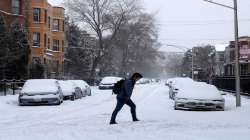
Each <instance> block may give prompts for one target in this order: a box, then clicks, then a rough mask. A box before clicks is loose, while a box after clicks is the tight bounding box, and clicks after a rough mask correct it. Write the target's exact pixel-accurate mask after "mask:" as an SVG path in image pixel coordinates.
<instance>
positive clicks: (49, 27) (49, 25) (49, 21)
mask: <svg viewBox="0 0 250 140" xmlns="http://www.w3.org/2000/svg"><path fill="white" fill-rule="evenodd" d="M48 28H50V17H48Z"/></svg>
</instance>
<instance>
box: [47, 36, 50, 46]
mask: <svg viewBox="0 0 250 140" xmlns="http://www.w3.org/2000/svg"><path fill="white" fill-rule="evenodd" d="M47 48H48V49H50V39H49V38H48V47H47Z"/></svg>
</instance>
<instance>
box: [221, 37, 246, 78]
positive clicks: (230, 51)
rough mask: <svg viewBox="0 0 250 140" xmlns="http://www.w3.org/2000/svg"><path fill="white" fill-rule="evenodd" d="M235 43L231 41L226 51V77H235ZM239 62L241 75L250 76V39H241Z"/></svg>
mask: <svg viewBox="0 0 250 140" xmlns="http://www.w3.org/2000/svg"><path fill="white" fill-rule="evenodd" d="M234 43H235V42H234V41H230V44H229V46H228V47H226V50H225V64H224V66H225V75H226V76H230V75H234V67H235V60H234V59H235V52H234ZM239 62H240V74H241V75H250V37H247V36H245V37H240V38H239Z"/></svg>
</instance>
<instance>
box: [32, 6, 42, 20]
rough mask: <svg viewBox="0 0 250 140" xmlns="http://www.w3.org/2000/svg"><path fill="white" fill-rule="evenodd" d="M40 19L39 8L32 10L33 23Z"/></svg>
mask: <svg viewBox="0 0 250 140" xmlns="http://www.w3.org/2000/svg"><path fill="white" fill-rule="evenodd" d="M40 17H41V9H40V8H34V9H33V21H35V22H40V21H41V20H40Z"/></svg>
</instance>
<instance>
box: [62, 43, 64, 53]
mask: <svg viewBox="0 0 250 140" xmlns="http://www.w3.org/2000/svg"><path fill="white" fill-rule="evenodd" d="M62 52H64V41H62Z"/></svg>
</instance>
